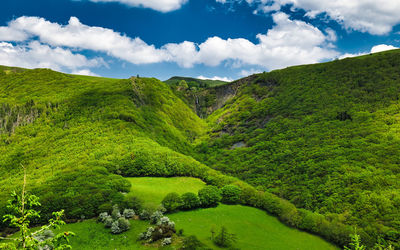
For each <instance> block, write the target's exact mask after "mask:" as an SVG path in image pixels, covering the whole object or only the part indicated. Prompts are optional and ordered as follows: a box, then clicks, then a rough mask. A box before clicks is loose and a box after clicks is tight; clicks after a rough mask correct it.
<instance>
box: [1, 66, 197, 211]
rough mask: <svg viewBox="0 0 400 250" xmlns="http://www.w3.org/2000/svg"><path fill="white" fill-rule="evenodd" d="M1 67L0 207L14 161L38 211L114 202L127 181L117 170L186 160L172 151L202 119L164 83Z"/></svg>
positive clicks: (14, 178) (14, 175) (131, 171)
mask: <svg viewBox="0 0 400 250" xmlns="http://www.w3.org/2000/svg"><path fill="white" fill-rule="evenodd" d="M2 69H3V71H1V70H0V125H1V124H2V125H1V126H0V175H1V176H2V179H1V180H0V214H2V213H3V212H2V211H1V210H2V209H4V207H5V205H4V204H5V200H6V199H7V198H8V195H9V193H10V191H11V190H13V189H15V188H17V187H18V186H20V184H21V180H22V177H21V173H22V171H21V169H20V167H19V166H20V164H24V165H25V166H26V167H27V169H28V187H29V189H30V190H32V191H33V192H34V193H35V194H37V195H38V196H40V197H41V202H42V204H43V205H44V207H43V212H44V214H46V212H48V211H51V210H52V211H54V210H59V209H62V208H65V209H66V212H67V214H68V216H71V217H79V214H82V215H85V216H86V217H91V216H93V215H95V213H96V210H97V208H98V207H99V206H100V205H101V204H103V203H107V202H117V201H120V200H121V199H122V198H123V197H122V194H121V193H120V191H122V192H126V191H129V189H130V183H129V182H128V181H127V180H125V179H123V178H122V177H121V176H120V175H119V174H128V175H131V176H133V175H154V174H157V173H156V172H155V173H152V172H150V171H149V172H146V173H143V171H142V170H141V166H143V164H146V165H152V166H153V165H154V166H161V165H162V164H167V161H174V162H179V164H183V165H184V164H192V161H193V160H191V159H190V158H189V157H186V156H183V155H181V154H179V153H177V152H176V151H178V152H179V151H180V152H185V153H186V152H190V151H191V145H190V142H191V140H192V139H193V138H194V137H196V136H197V135H198V134H201V133H202V131H203V130H204V123H203V121H202V120H200V119H199V118H198V117H197V116H196V115H195V114H194V113H193V112H192V111H191V110H190V109H189V108H186V107H185V105H184V104H183V102H182V101H180V99H179V98H177V97H176V96H175V95H174V94H173V93H172V92H171V91H170V90H169V88H168V86H167V85H165V84H164V83H162V82H160V81H158V80H156V79H147V78H146V79H145V78H140V79H135V80H134V81H130V80H118V79H108V78H98V77H81V76H74V75H66V74H61V73H57V72H54V71H50V70H45V69H38V70H26V71H16V72H14V71H11V73H5V70H8V68H2ZM7 72H8V71H7ZM21 117H22V121H21ZM4 124H5V125H4ZM149 124H151V126H149ZM3 125H4V126H3ZM163 161H165V163H163ZM174 162H169V163H168V164H170V165H171V164H174ZM44 218H45V217H44Z"/></svg>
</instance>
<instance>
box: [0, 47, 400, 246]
mask: <svg viewBox="0 0 400 250" xmlns="http://www.w3.org/2000/svg"><path fill="white" fill-rule="evenodd" d="M399 69H400V50H394V51H388V52H383V53H378V54H373V55H367V56H363V57H358V58H350V59H343V60H337V61H333V62H329V63H323V64H314V65H304V66H297V67H290V68H287V69H283V70H276V71H272V72H270V73H263V74H257V75H253V76H249V77H246V78H243V79H240V80H237V81H234V82H232V83H227V84H222V85H218V86H206V87H204V88H189V86H180V85H167V84H166V83H163V82H161V81H159V80H157V79H154V78H137V77H132V78H130V79H109V78H100V77H87V76H77V75H68V74H62V73H58V72H54V71H51V70H47V69H35V70H25V69H19V68H10V67H0V174H1V176H2V177H3V178H2V179H1V180H0V216H2V215H3V214H4V213H5V203H6V200H7V198H8V196H9V194H10V192H11V191H12V190H14V189H18V188H19V187H20V186H21V181H22V170H21V167H20V165H24V166H25V167H26V168H27V169H28V171H27V172H28V189H29V191H30V192H32V193H34V194H36V195H38V196H39V197H40V199H41V203H42V205H43V209H42V214H43V216H42V220H46V219H47V218H48V216H49V214H50V212H51V211H56V210H60V209H66V215H67V219H68V220H69V221H75V220H76V219H82V218H93V217H94V216H96V215H98V213H99V212H100V211H107V210H110V208H111V206H112V204H121V205H123V204H126V202H128V201H127V197H129V196H135V193H134V192H135V191H133V192H132V191H131V190H135V189H134V188H132V185H137V182H132V180H131V181H129V179H128V178H124V177H143V176H152V177H161V176H162V177H172V176H187V177H196V178H199V179H201V180H202V181H204V182H205V183H206V184H208V185H210V184H211V185H216V186H218V187H223V186H224V185H227V184H234V185H237V186H239V187H240V188H241V190H242V193H241V197H240V204H242V205H247V206H252V207H255V208H259V209H262V210H265V211H267V212H268V213H269V214H270V215H274V216H276V217H277V218H278V219H279V220H280V221H281V222H283V223H285V224H286V225H289V226H291V227H295V228H299V229H301V230H304V231H307V232H311V233H313V234H317V235H320V236H322V237H323V238H325V239H326V240H329V241H331V242H333V243H335V244H337V245H339V246H344V245H348V243H349V241H350V237H349V235H350V234H351V233H353V232H354V227H357V232H358V233H359V234H360V235H361V237H362V240H363V243H364V244H366V245H368V246H369V247H371V246H373V245H374V244H375V243H376V242H378V241H379V242H383V240H384V242H386V243H387V244H392V245H394V246H395V247H397V248H399V247H400V245H399V242H400V220H399V218H400V191H399V190H400V182H399V181H398V180H399V177H400V168H399V164H400V159H399V155H400V137H399V135H398V129H399V127H400V103H399V93H400V71H399ZM244 181H245V182H244ZM248 183H249V184H251V185H252V186H250V185H249V184H248ZM125 193H129V195H128V196H125V195H124V194H125ZM278 197H280V198H278ZM159 198H160V197H159ZM293 204H294V205H295V206H294V205H293ZM5 227H6V225H5V224H4V223H2V222H1V223H0V229H5ZM241 244H242V243H241ZM243 244H244V243H243Z"/></svg>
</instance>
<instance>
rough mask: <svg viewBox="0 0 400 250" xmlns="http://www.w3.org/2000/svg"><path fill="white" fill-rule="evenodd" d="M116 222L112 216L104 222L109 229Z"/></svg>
mask: <svg viewBox="0 0 400 250" xmlns="http://www.w3.org/2000/svg"><path fill="white" fill-rule="evenodd" d="M113 222H114V220H113V218H112V217H111V216H108V217H107V218H106V219H105V220H104V226H105V227H107V228H109V227H111V226H112V224H113Z"/></svg>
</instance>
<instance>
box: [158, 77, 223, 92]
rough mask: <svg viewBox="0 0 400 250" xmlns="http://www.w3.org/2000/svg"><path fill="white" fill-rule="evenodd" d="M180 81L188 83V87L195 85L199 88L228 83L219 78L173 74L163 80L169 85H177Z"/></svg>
mask: <svg viewBox="0 0 400 250" xmlns="http://www.w3.org/2000/svg"><path fill="white" fill-rule="evenodd" d="M181 81H185V82H186V83H187V84H188V87H189V88H190V87H195V88H200V89H204V88H209V87H215V86H219V85H223V84H227V83H228V82H224V81H220V80H209V79H198V78H193V77H183V76H173V77H171V78H170V79H168V80H166V81H164V82H165V83H166V84H168V85H170V86H175V85H179V83H180V82H181Z"/></svg>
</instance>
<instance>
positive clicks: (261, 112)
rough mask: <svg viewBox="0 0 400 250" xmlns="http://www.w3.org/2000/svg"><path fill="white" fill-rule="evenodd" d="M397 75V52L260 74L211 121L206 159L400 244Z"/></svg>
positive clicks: (399, 86)
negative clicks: (241, 143)
mask: <svg viewBox="0 0 400 250" xmlns="http://www.w3.org/2000/svg"><path fill="white" fill-rule="evenodd" d="M399 67H400V50H394V51H389V52H384V53H379V54H374V55H367V56H363V57H359V58H351V59H344V60H340V61H334V62H330V63H325V64H316V65H306V66H297V67H291V68H287V69H284V70H277V71H273V72H270V73H266V74H260V75H258V78H257V79H256V80H254V81H253V82H249V83H248V84H247V85H245V86H244V87H243V88H242V89H241V90H240V92H239V94H238V95H237V96H236V97H235V98H234V100H232V101H230V102H229V103H228V104H227V105H226V106H225V107H223V108H222V109H220V110H218V111H216V112H215V113H214V114H212V115H211V116H210V117H209V118H208V122H209V124H210V126H211V127H212V129H211V130H210V133H209V139H208V140H207V141H208V142H207V143H204V144H200V145H199V147H198V150H199V152H200V155H201V156H200V157H199V159H203V162H204V163H206V164H208V165H209V166H213V167H214V168H216V169H219V170H222V171H224V172H226V173H229V174H233V175H235V176H238V177H240V178H242V179H244V180H246V181H248V182H250V183H252V184H253V185H255V186H259V187H260V188H264V189H266V190H269V191H271V192H274V193H275V194H277V195H279V196H281V197H284V198H286V199H288V200H290V201H291V202H293V203H294V204H296V205H297V206H298V207H303V208H307V209H310V210H314V211H318V212H319V213H323V214H326V215H328V216H329V217H331V218H332V219H333V220H336V221H342V222H345V223H348V224H353V225H354V224H357V225H358V227H363V228H365V229H366V230H367V232H368V233H369V234H370V236H372V237H376V236H377V235H378V234H380V236H381V237H382V236H383V237H385V238H386V239H387V240H390V241H392V242H398V241H399V240H400V226H399V225H400V220H399V218H400V192H399V190H400V182H399V181H398V180H399V178H400V171H399V164H400V159H399V155H400V146H399V145H400V137H399V133H398V132H399V128H400V112H399V110H400V103H399V94H398V93H399V92H400V72H399V70H398V69H399ZM343 114H348V115H349V116H350V117H351V119H347V120H344V119H342V120H341V119H340V117H339V116H340V115H342V118H343V117H345V116H346V115H344V116H343ZM347 118H349V117H347ZM237 142H243V143H244V145H245V147H241V148H236V149H231V147H232V145H234V144H235V143H237Z"/></svg>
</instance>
